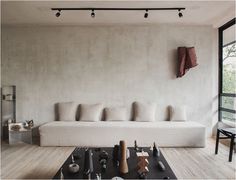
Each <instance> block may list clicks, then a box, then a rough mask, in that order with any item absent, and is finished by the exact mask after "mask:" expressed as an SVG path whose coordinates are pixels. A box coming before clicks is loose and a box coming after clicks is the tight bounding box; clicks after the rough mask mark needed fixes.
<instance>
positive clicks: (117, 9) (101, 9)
mask: <svg viewBox="0 0 236 180" xmlns="http://www.w3.org/2000/svg"><path fill="white" fill-rule="evenodd" d="M185 9H186V8H185V7H173V8H51V10H52V11H58V12H57V13H56V17H59V16H60V15H61V11H92V12H91V17H92V18H95V12H94V11H146V12H145V14H144V18H148V11H178V12H179V13H178V15H179V17H180V18H181V17H183V13H182V12H181V11H183V10H185Z"/></svg>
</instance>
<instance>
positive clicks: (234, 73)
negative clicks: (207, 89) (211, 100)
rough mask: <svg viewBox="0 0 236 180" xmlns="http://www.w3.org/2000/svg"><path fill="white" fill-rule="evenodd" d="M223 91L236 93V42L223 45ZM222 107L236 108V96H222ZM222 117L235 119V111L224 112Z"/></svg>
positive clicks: (230, 119)
mask: <svg viewBox="0 0 236 180" xmlns="http://www.w3.org/2000/svg"><path fill="white" fill-rule="evenodd" d="M222 80H223V82H222V85H223V87H222V88H223V93H230V94H236V42H235V41H234V42H232V43H230V44H228V45H225V46H224V47H223V79H222ZM222 107H223V108H227V109H232V110H235V109H236V98H235V97H224V96H223V97H222ZM222 119H223V120H229V121H234V122H235V120H236V116H235V113H230V112H222Z"/></svg>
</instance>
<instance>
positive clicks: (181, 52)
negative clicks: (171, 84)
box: [177, 47, 198, 77]
mask: <svg viewBox="0 0 236 180" xmlns="http://www.w3.org/2000/svg"><path fill="white" fill-rule="evenodd" d="M197 65H198V64H197V56H196V52H195V48H194V47H178V73H177V77H182V76H183V75H185V73H186V72H187V71H188V70H189V69H190V68H193V67H195V66H197Z"/></svg>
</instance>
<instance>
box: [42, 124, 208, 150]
mask: <svg viewBox="0 0 236 180" xmlns="http://www.w3.org/2000/svg"><path fill="white" fill-rule="evenodd" d="M39 131H40V144H41V146H87V147H88V146H89V147H99V146H100V147H112V146H114V145H115V144H117V143H119V141H120V140H125V141H126V142H127V144H128V146H134V141H135V140H137V142H138V145H139V146H151V145H152V144H153V142H156V144H157V145H159V146H161V147H204V146H205V127H204V126H203V125H201V124H199V123H197V122H191V121H187V122H170V121H160V122H135V121H127V122H119V121H117V122H114V121H113V122H108V121H106V122H105V121H100V122H79V121H74V122H73V121H72V122H57V121H55V122H49V123H46V124H44V125H42V126H40V128H39Z"/></svg>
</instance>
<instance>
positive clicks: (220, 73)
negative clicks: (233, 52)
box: [218, 18, 236, 122]
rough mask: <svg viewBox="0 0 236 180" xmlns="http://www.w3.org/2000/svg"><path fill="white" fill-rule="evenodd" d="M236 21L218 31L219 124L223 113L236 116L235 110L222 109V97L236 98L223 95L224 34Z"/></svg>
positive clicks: (227, 94) (228, 23) (232, 94)
mask: <svg viewBox="0 0 236 180" xmlns="http://www.w3.org/2000/svg"><path fill="white" fill-rule="evenodd" d="M235 21H236V18H233V19H232V20H230V21H229V22H227V23H226V24H224V25H223V26H221V27H219V29H218V33H219V34H218V37H219V49H218V53H219V54H218V56H219V77H218V78H219V82H218V85H219V86H218V88H219V90H218V121H219V122H222V111H224V112H229V113H233V114H236V110H235V109H228V108H224V107H222V97H236V94H234V93H223V48H224V47H225V45H224V46H223V32H224V30H226V29H227V28H229V27H231V26H233V25H235ZM234 42H235V41H233V42H231V43H234ZM231 43H230V44H231Z"/></svg>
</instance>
